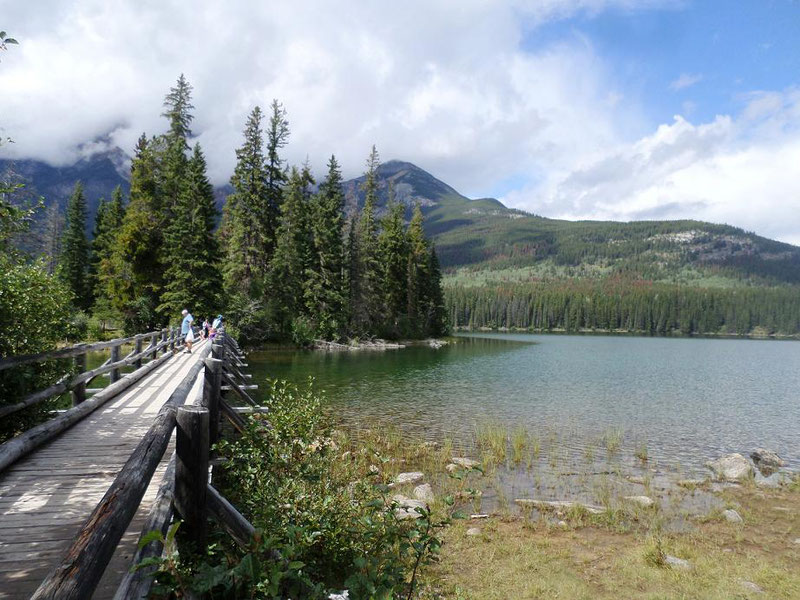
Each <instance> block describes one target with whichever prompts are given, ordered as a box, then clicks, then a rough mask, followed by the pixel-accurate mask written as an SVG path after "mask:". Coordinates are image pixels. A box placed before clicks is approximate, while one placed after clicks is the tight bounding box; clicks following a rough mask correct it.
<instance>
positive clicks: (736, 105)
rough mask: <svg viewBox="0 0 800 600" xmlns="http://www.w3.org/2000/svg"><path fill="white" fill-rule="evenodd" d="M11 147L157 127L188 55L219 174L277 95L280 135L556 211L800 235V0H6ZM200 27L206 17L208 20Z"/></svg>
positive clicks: (300, 145) (40, 155)
mask: <svg viewBox="0 0 800 600" xmlns="http://www.w3.org/2000/svg"><path fill="white" fill-rule="evenodd" d="M0 15H2V23H0V25H2V28H3V29H5V30H7V31H8V32H9V34H10V35H13V36H14V37H15V38H17V39H18V40H19V41H20V45H19V46H15V47H13V48H11V49H9V51H8V52H5V53H4V56H3V57H2V62H0V89H3V90H13V92H14V93H13V94H7V93H4V94H2V95H0V130H2V131H0V134H2V135H4V136H10V137H13V138H14V140H15V143H14V144H12V145H6V146H4V147H2V148H1V149H0V154H2V155H3V156H6V157H12V158H36V159H39V160H44V161H47V162H49V163H51V164H56V165H64V164H70V163H72V162H74V161H75V160H78V159H80V158H82V157H86V156H88V155H90V154H92V153H95V152H99V151H104V150H107V149H109V148H111V147H119V148H121V149H123V150H124V151H126V152H129V153H130V152H131V151H132V148H133V146H134V143H135V141H136V139H137V138H138V137H139V135H140V134H141V133H142V132H143V131H146V132H147V133H149V134H155V133H159V132H160V131H163V129H164V127H165V122H164V121H163V119H162V118H161V116H160V113H161V101H162V98H163V96H164V94H165V93H166V92H167V91H168V89H169V87H170V86H171V85H172V84H173V83H174V81H175V79H176V78H177V76H178V74H180V73H184V74H185V75H186V76H187V78H188V79H189V81H190V82H191V84H192V85H193V86H194V98H193V103H194V105H195V107H196V110H195V121H194V123H193V126H194V133H195V135H196V138H197V140H198V141H199V142H200V143H201V144H202V146H203V149H204V151H205V153H206V156H207V157H208V162H209V169H210V175H211V177H212V180H213V181H214V182H215V183H217V184H219V183H224V182H225V181H227V180H228V178H229V177H230V173H231V171H232V169H233V164H234V162H235V149H236V148H237V146H238V145H239V144H240V143H241V130H242V127H243V125H244V122H245V119H246V116H247V113H248V112H249V111H250V110H251V109H252V107H253V106H254V105H256V104H258V105H261V106H262V107H265V106H268V105H269V104H270V102H271V101H272V99H273V98H275V99H278V100H279V101H281V102H282V103H283V105H284V106H285V108H286V110H287V112H288V116H289V121H290V128H291V137H290V141H289V145H288V146H287V148H286V149H285V157H286V159H287V161H288V162H289V163H290V164H298V163H302V162H304V161H305V160H306V159H308V160H309V162H310V164H311V165H312V166H313V167H314V168H315V169H316V171H317V172H323V171H324V168H325V163H326V161H327V159H328V157H329V156H330V155H331V154H332V153H333V154H336V156H337V158H338V159H339V162H340V163H341V164H342V165H343V170H344V175H345V176H346V177H352V176H356V175H359V174H360V173H361V172H362V170H363V166H364V160H365V158H366V156H367V154H368V152H369V149H370V147H371V146H372V144H376V145H377V147H378V149H379V151H380V153H381V156H382V158H384V159H391V158H397V159H401V160H407V161H411V162H414V163H416V164H418V165H419V166H420V167H422V168H424V169H426V170H428V171H430V172H431V173H433V174H434V175H435V176H437V177H439V178H440V179H442V180H443V181H445V182H447V183H448V184H450V185H452V186H453V187H455V188H456V189H457V190H459V191H461V192H462V193H464V194H465V195H467V196H470V197H482V196H487V195H488V196H494V197H497V198H499V199H500V200H501V201H502V202H504V203H506V204H507V205H509V206H513V207H516V208H521V209H524V210H528V211H531V212H534V213H536V214H540V215H543V216H548V217H553V218H565V219H613V220H635V219H648V218H659V219H660V218H670V219H673V218H674V219H683V218H694V219H701V220H709V221H713V222H720V223H729V224H733V225H737V226H740V227H743V228H745V229H748V230H753V231H756V232H758V233H760V234H762V235H766V236H769V237H773V238H776V239H781V240H784V241H788V242H791V243H795V244H800V210H798V207H800V175H797V174H796V173H797V172H800V168H798V165H800V1H798V0H762V1H749V0H728V1H721V0H711V1H699V0H698V1H690V0H506V1H503V2H500V1H497V2H494V1H486V0H459V1H458V2H455V1H454V0H405V1H404V2H402V3H399V2H368V3H364V2H361V1H360V0H340V1H338V2H335V3H332V2H329V1H328V0H306V1H304V2H302V3H254V2H252V1H250V0H229V1H228V2H225V3H219V2H212V1H210V0H198V2H193V3H188V2H185V0H37V1H36V2H19V1H18V0H0ZM209 32H213V35H210V33H209Z"/></svg>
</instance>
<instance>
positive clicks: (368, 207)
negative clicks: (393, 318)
mask: <svg viewBox="0 0 800 600" xmlns="http://www.w3.org/2000/svg"><path fill="white" fill-rule="evenodd" d="M379 166H380V158H379V156H378V150H377V148H375V146H372V151H371V152H370V155H369V158H368V159H367V171H366V173H365V175H366V177H365V180H364V187H363V190H364V207H363V209H362V210H361V214H360V215H359V218H358V223H357V225H356V231H355V243H354V244H353V254H352V256H351V260H352V261H355V264H354V266H353V268H352V269H351V274H352V275H353V276H354V279H353V280H351V282H350V285H351V300H350V301H351V307H350V308H351V328H352V330H353V332H354V333H355V334H356V335H364V334H367V333H373V332H374V325H375V323H376V321H377V320H378V319H379V316H380V288H379V264H378V248H377V237H378V231H377V230H378V227H377V223H376V221H375V205H376V204H377V201H378V167H379Z"/></svg>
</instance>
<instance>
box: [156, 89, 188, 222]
mask: <svg viewBox="0 0 800 600" xmlns="http://www.w3.org/2000/svg"><path fill="white" fill-rule="evenodd" d="M193 108H194V106H193V105H192V86H191V85H189V82H188V81H187V80H186V78H185V77H184V76H183V74H181V76H180V77H179V78H178V81H177V82H176V84H175V87H172V88H170V91H169V93H168V94H167V95H166V97H165V98H164V109H165V110H164V112H163V113H162V114H161V116H162V117H166V118H167V119H168V120H169V131H167V133H166V134H164V135H163V136H162V139H161V144H160V145H161V148H162V152H163V154H162V156H160V157H159V158H160V160H159V163H160V189H159V199H160V203H161V207H162V211H163V216H164V218H165V219H168V218H169V217H171V216H172V210H173V208H174V207H175V206H177V205H178V203H179V202H180V199H179V197H180V194H181V189H182V187H183V179H184V176H185V175H186V169H187V166H188V162H189V160H188V158H187V156H186V154H187V151H188V150H189V142H188V139H189V137H191V135H192V132H191V129H190V126H191V123H192V119H193V118H194V117H193V116H192V114H191V110H192V109H193Z"/></svg>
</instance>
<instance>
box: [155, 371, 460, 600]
mask: <svg viewBox="0 0 800 600" xmlns="http://www.w3.org/2000/svg"><path fill="white" fill-rule="evenodd" d="M265 406H266V408H267V409H268V413H266V414H256V415H254V416H252V417H251V418H250V421H249V425H248V428H247V430H246V431H245V432H244V433H243V434H242V435H241V436H240V437H239V438H238V439H236V440H234V441H222V442H221V443H220V444H219V445H218V452H219V454H220V456H221V457H222V458H223V459H224V461H223V467H222V474H221V476H219V477H217V476H215V481H214V485H215V486H217V487H218V489H220V490H221V491H222V493H223V494H224V495H225V496H226V498H228V500H229V501H231V502H232V503H233V504H234V506H236V507H237V508H238V510H239V511H241V512H242V514H244V515H245V516H246V517H247V518H248V519H249V520H250V522H251V523H253V525H254V526H255V527H256V528H257V531H258V534H257V538H256V539H255V540H254V541H253V543H252V545H251V547H250V548H249V549H248V550H247V551H235V550H234V549H233V548H232V547H231V546H230V542H229V541H228V540H227V539H226V538H225V537H224V535H221V536H220V537H219V538H217V539H218V541H217V543H215V544H212V546H211V550H210V551H209V555H208V556H206V557H203V558H202V559H201V560H199V561H195V562H194V563H192V564H187V562H186V561H184V562H183V563H180V564H175V563H174V561H173V563H170V562H169V557H168V559H167V560H159V561H157V562H159V564H160V565H161V572H160V573H159V576H158V583H159V585H161V586H166V587H162V591H165V592H170V593H171V592H176V591H179V590H180V591H186V590H188V589H191V590H192V591H195V592H198V593H207V594H210V596H212V597H214V598H241V597H258V598H285V597H291V598H324V597H327V594H328V593H329V591H330V590H334V591H336V590H341V589H344V588H346V589H348V590H349V594H350V598H352V599H354V600H355V599H358V598H392V597H400V596H402V597H405V596H406V595H407V594H408V593H409V591H410V588H413V585H414V584H413V581H414V576H415V573H416V571H417V569H418V567H419V566H420V565H421V564H424V563H425V562H427V561H428V560H429V559H430V558H431V557H432V556H433V555H434V554H435V553H436V552H437V551H438V548H439V545H440V542H439V539H438V538H437V537H436V535H435V531H436V528H437V527H439V526H441V525H443V524H444V523H445V522H446V520H441V521H438V522H436V521H434V518H433V515H431V513H430V512H429V511H428V510H425V509H418V512H419V518H417V519H409V520H404V521H401V520H398V518H397V517H396V514H395V511H394V510H393V509H392V503H391V502H390V501H389V500H388V498H387V495H388V494H389V488H388V486H386V485H383V484H382V483H380V481H379V478H380V474H379V473H378V472H376V469H375V467H374V464H375V463H378V464H380V463H381V460H382V457H381V456H379V455H376V453H375V452H374V451H368V450H366V449H364V448H357V447H353V448H344V447H340V444H343V443H344V442H343V441H342V438H341V437H338V436H337V434H336V433H335V432H334V431H333V430H332V428H331V425H330V424H329V422H328V421H327V419H326V418H325V417H324V414H323V411H322V399H321V398H320V397H319V396H318V395H317V394H315V393H314V390H313V388H312V386H311V383H309V385H308V386H306V387H303V388H298V387H297V386H294V385H291V384H287V383H285V382H272V384H271V394H270V398H269V399H268V400H267V402H266V403H265ZM337 439H338V440H339V441H338V442H337ZM370 467H372V468H370ZM275 550H277V551H278V552H279V553H280V555H281V557H282V560H281V561H276V560H275V559H274V557H273V554H274V551H275ZM243 565H246V566H243ZM242 572H245V573H246V574H247V575H246V577H243V576H242ZM237 574H238V575H237Z"/></svg>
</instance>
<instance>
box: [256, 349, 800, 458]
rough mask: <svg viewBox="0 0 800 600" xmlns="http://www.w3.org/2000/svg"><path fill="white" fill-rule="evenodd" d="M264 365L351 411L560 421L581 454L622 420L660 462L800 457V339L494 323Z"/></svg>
mask: <svg viewBox="0 0 800 600" xmlns="http://www.w3.org/2000/svg"><path fill="white" fill-rule="evenodd" d="M249 363H250V368H251V370H252V372H253V373H254V377H255V378H257V379H258V380H262V381H263V380H264V378H267V377H269V378H278V379H287V380H290V381H296V382H302V381H304V380H306V379H307V378H308V377H309V376H313V377H314V378H315V379H316V382H317V385H318V387H319V388H321V389H324V390H325V391H326V394H327V397H328V399H329V403H330V405H329V406H330V409H331V411H332V412H333V413H334V414H335V415H337V417H339V418H340V419H341V420H342V421H343V422H344V423H345V424H346V425H349V426H352V427H358V426H360V425H363V424H368V425H367V426H374V425H375V423H376V422H378V423H389V424H392V425H394V426H396V427H398V428H400V429H401V430H402V431H404V432H407V433H408V434H409V435H413V436H415V437H420V438H424V439H430V440H436V439H442V438H444V437H448V438H450V439H453V440H454V442H455V443H456V444H457V445H462V446H469V445H471V444H472V443H474V440H475V434H476V429H477V428H478V427H479V426H480V425H481V424H485V423H487V422H491V423H499V424H502V425H505V426H508V427H509V429H513V428H514V427H516V426H518V425H522V426H524V427H526V428H527V429H528V430H529V431H530V432H531V433H533V434H535V435H538V436H541V437H542V438H545V437H547V436H550V437H551V438H552V436H554V435H556V436H558V438H559V440H561V443H562V444H563V446H564V447H565V448H567V449H568V450H572V451H574V453H575V454H576V455H577V454H579V453H580V452H582V450H583V449H584V448H585V447H586V446H587V445H594V446H597V447H598V448H599V447H600V445H601V442H599V438H600V437H601V436H602V435H603V433H604V432H606V431H608V430H609V429H610V428H622V430H623V431H624V448H625V449H626V450H627V452H628V454H629V455H630V456H632V452H633V449H634V448H635V447H637V446H640V445H641V444H646V445H647V448H648V453H649V455H650V457H651V463H655V464H659V465H662V466H669V467H671V468H675V467H680V468H681V469H682V470H684V471H687V472H692V471H700V470H702V465H703V463H704V462H705V461H707V460H708V459H710V458H713V457H716V456H718V455H719V454H721V453H727V452H742V453H744V454H747V453H749V452H750V450H751V449H752V448H754V447H756V446H764V447H767V448H771V449H774V450H776V451H777V452H778V453H779V454H781V455H782V456H783V457H784V458H786V459H787V460H788V462H789V467H790V468H793V469H797V468H798V466H800V343H798V342H777V341H757V340H727V339H725V340H720V339H667V338H637V337H612V336H608V337H606V336H566V335H565V336H559V335H522V334H488V335H471V336H464V337H460V338H458V342H457V343H455V344H451V345H449V346H445V347H444V348H441V349H438V350H434V349H430V348H427V347H410V348H406V349H403V350H397V351H387V352H367V351H362V352H350V353H322V352H294V351H264V352H258V353H251V354H250V355H249Z"/></svg>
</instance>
